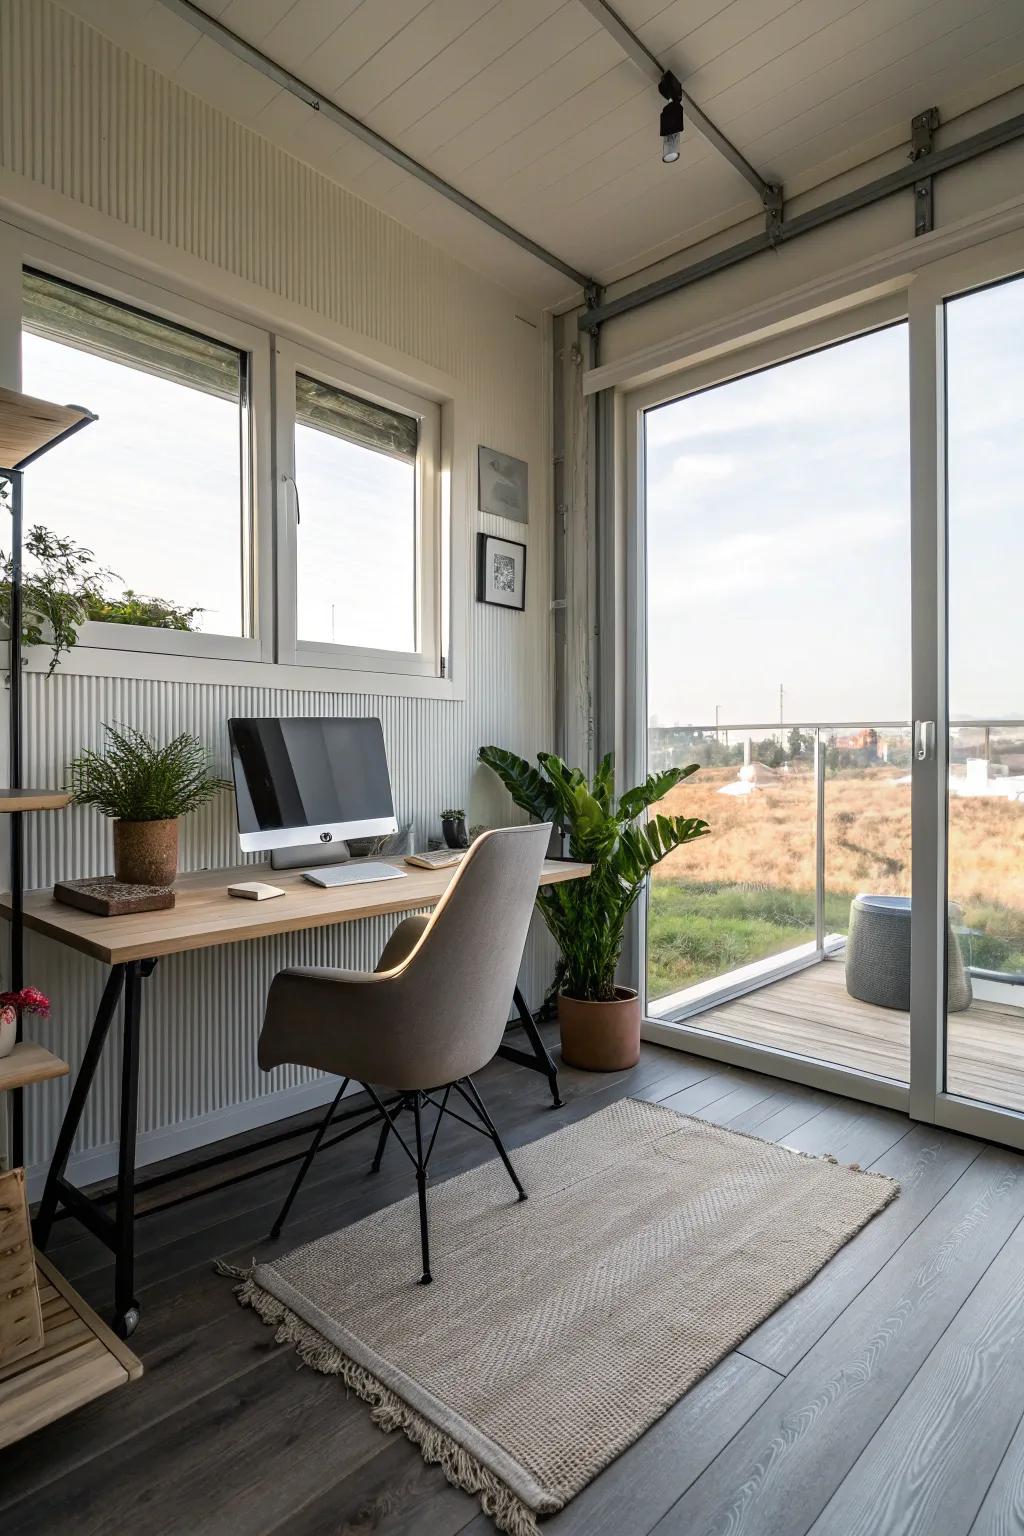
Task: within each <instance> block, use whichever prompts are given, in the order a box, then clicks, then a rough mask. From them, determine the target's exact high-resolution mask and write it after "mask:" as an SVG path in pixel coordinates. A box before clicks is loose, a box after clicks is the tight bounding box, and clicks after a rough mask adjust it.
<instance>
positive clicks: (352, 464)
mask: <svg viewBox="0 0 1024 1536" xmlns="http://www.w3.org/2000/svg"><path fill="white" fill-rule="evenodd" d="M276 355H277V390H276V398H277V428H278V465H279V471H280V473H279V476H278V479H279V487H278V489H279V499H280V502H281V521H280V539H279V547H280V549H281V551H282V553H283V555H284V558H283V559H282V561H281V572H282V584H281V587H280V588H279V599H278V600H279V605H280V613H281V617H282V620H283V625H282V628H283V632H284V633H285V634H286V635H293V636H294V655H293V656H292V657H285V656H284V655H282V657H281V659H282V660H286V659H289V660H294V661H296V662H298V663H300V664H310V665H320V666H323V665H328V666H330V665H340V666H345V667H352V668H355V669H358V670H365V671H390V672H405V673H411V674H418V675H426V676H434V677H436V676H438V675H440V671H441V655H440V638H439V626H438V614H439V606H440V605H439V602H438V591H439V582H440V570H439V564H440V562H439V538H438V522H439V508H438V485H437V471H436V464H437V452H438V435H439V433H438V424H439V423H438V409H437V407H436V406H435V405H433V404H432V403H431V402H429V401H426V400H420V399H417V398H416V397H414V396H411V395H408V394H406V393H405V392H404V391H402V390H397V389H383V388H382V386H381V384H380V383H379V382H378V381H375V380H373V379H370V378H368V377H367V376H365V375H361V374H359V373H357V372H356V371H354V370H349V369H342V368H340V367H339V366H338V365H337V364H334V363H332V362H331V361H330V360H329V359H327V358H325V357H322V356H319V355H317V354H315V353H312V352H309V351H307V350H305V349H303V348H300V347H296V346H292V345H290V344H288V343H286V342H283V341H279V342H278V344H277V348H276ZM293 573H294V574H293Z"/></svg>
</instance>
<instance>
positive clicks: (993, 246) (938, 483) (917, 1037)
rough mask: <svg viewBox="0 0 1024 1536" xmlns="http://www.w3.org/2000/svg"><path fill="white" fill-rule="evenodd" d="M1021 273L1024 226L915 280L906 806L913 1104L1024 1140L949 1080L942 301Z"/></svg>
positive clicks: (1018, 1119) (967, 1126)
mask: <svg viewBox="0 0 1024 1536" xmlns="http://www.w3.org/2000/svg"><path fill="white" fill-rule="evenodd" d="M1022 274H1024V231H1020V230H1018V231H1015V232H1013V233H1011V234H1007V235H1003V236H1000V237H999V238H997V239H995V240H992V241H989V242H987V243H986V244H984V245H981V246H975V247H972V248H971V249H970V250H966V251H961V252H958V253H957V254H956V255H954V256H950V257H947V258H945V259H944V260H942V261H940V262H936V263H935V264H934V265H933V266H930V267H928V268H927V269H925V270H923V271H921V272H919V273H918V274H917V275H916V276H915V278H914V280H913V282H912V283H911V286H910V291H909V318H910V420H911V587H912V593H911V620H912V631H911V633H912V643H911V655H912V699H913V716H914V720H915V722H924V721H934V722H935V746H934V751H933V752H931V753H930V754H929V755H928V756H927V757H926V758H925V759H924V760H923V761H922V760H916V761H915V763H914V770H913V772H914V779H913V787H912V791H911V794H912V810H911V846H912V848H913V870H912V883H911V890H912V896H913V900H912V907H911V1012H910V1113H911V1115H912V1116H913V1118H914V1119H915V1120H925V1121H929V1122H931V1123H933V1124H936V1125H941V1126H944V1127H947V1128H948V1129H950V1130H955V1131H961V1132H963V1133H965V1134H967V1135H971V1136H979V1137H984V1138H986V1139H988V1140H992V1141H999V1142H1005V1143H1007V1144H1009V1145H1011V1146H1014V1147H1018V1148H1021V1149H1024V1114H1022V1113H1021V1112H1019V1111H1016V1110H1013V1109H1003V1108H1000V1107H998V1106H996V1105H992V1104H985V1103H983V1102H981V1101H979V1100H974V1099H968V1098H965V1097H964V1096H962V1095H960V1094H955V1093H950V1092H948V1091H947V1089H946V1036H947V1013H946V910H947V900H948V880H947V859H948V837H947V825H948V821H947V818H948V799H949V793H948V785H949V726H950V721H949V695H948V629H947V594H948V569H947V543H948V507H947V474H946V351H945V322H946V313H945V304H946V301H947V300H948V299H952V298H956V297H958V296H959V295H961V294H964V293H968V292H970V291H971V290H972V289H976V288H985V287H989V286H991V285H993V284H995V283H999V282H1001V281H1005V280H1006V279H1008V278H1013V277H1015V276H1019V275H1022Z"/></svg>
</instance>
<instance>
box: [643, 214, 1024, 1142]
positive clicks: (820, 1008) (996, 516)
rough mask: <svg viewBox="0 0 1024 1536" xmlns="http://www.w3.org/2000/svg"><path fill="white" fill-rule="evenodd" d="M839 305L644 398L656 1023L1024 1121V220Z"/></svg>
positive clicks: (649, 980)
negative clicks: (698, 832)
mask: <svg viewBox="0 0 1024 1536" xmlns="http://www.w3.org/2000/svg"><path fill="white" fill-rule="evenodd" d="M873 319H874V320H875V323H872V320H873ZM845 326H846V332H845V334H844V330H843V327H844V320H843V319H841V318H836V319H834V320H832V321H830V322H827V323H825V325H824V329H822V323H816V324H815V325H808V327H807V330H806V331H805V332H803V333H802V335H803V337H804V340H805V345H803V346H798V345H795V344H794V341H793V336H792V333H790V334H789V336H787V337H785V338H778V339H776V340H775V341H773V342H771V343H764V344H763V345H762V347H761V348H760V349H758V348H751V350H750V351H749V352H748V353H747V354H745V355H744V354H733V356H732V360H731V363H723V362H719V363H717V364H714V365H702V367H701V368H696V367H695V368H692V369H690V370H689V371H688V372H686V373H685V374H682V375H680V376H679V379H678V381H677V387H676V388H675V389H674V390H673V389H671V388H669V387H667V386H666V385H664V384H662V385H657V386H651V387H649V388H647V389H646V390H644V391H642V392H638V393H637V394H636V395H634V396H633V397H632V399H631V409H630V412H629V413H628V420H629V421H630V422H631V423H632V424H633V426H634V431H633V433H632V434H631V439H630V442H629V444H628V445H627V446H628V451H629V453H630V454H631V455H632V461H631V462H632V464H633V468H634V470H635V474H631V476H630V482H631V483H632V484H634V485H635V487H636V503H635V512H636V517H635V544H634V546H633V550H634V558H635V563H636V568H637V569H638V570H639V571H640V572H642V576H643V579H642V581H640V582H638V586H637V591H638V599H637V600H638V604H639V609H640V611H641V612H642V614H643V617H644V622H643V623H642V625H639V626H637V629H638V631H639V632H640V633H639V638H638V640H637V644H636V651H635V659H636V662H637V669H636V670H637V676H638V677H639V678H640V679H641V687H640V689H639V690H638V694H637V699H636V701H635V702H636V706H637V707H636V708H635V709H634V710H633V711H632V714H631V716H630V718H631V719H632V720H633V721H634V722H635V724H634V738H635V745H636V753H635V756H636V762H635V767H637V768H638V769H644V770H646V771H652V770H656V769H660V768H665V767H669V766H672V765H674V764H683V763H691V762H696V763H698V764H699V765H700V771H699V773H697V774H696V775H694V776H693V777H692V778H691V779H688V780H686V781H685V783H683V784H681V785H679V786H678V787H677V788H675V789H673V790H672V791H671V792H670V793H669V794H668V795H667V796H666V799H665V809H667V810H672V811H675V812H678V813H687V814H695V815H700V816H703V817H705V818H706V819H707V821H708V822H709V824H710V827H711V833H710V835H709V836H708V837H707V838H706V839H703V840H702V841H700V842H698V843H696V844H693V845H691V846H690V847H687V848H685V849H681V850H678V851H677V853H676V854H673V855H671V856H670V857H669V858H668V859H666V860H665V862H664V863H663V864H662V865H661V866H660V867H659V868H658V869H657V870H656V872H655V874H654V877H653V879H652V881H651V884H650V891H649V899H648V904H647V908H646V912H645V914H644V933H643V944H642V964H641V967H640V969H641V976H640V980H641V985H642V986H643V987H644V988H645V1012H646V1017H647V1020H648V1025H647V1028H648V1033H649V1034H650V1035H651V1037H652V1038H655V1039H663V1040H670V1039H676V1040H678V1042H679V1043H681V1044H685V1046H686V1048H687V1049H691V1050H698V1051H702V1052H704V1053H705V1054H709V1055H713V1056H718V1057H720V1058H722V1059H724V1060H727V1061H732V1062H739V1063H741V1064H744V1063H745V1064H749V1065H751V1066H762V1067H768V1068H769V1069H770V1070H772V1071H774V1072H777V1073H780V1074H781V1075H783V1076H789V1077H792V1078H794V1079H796V1080H799V1081H802V1082H810V1083H819V1084H821V1085H822V1086H827V1087H831V1088H838V1089H840V1091H848V1092H850V1093H853V1094H854V1095H856V1096H858V1097H861V1098H866V1099H874V1100H876V1101H878V1102H881V1103H888V1104H896V1105H905V1106H907V1107H909V1109H910V1112H911V1114H912V1115H913V1116H914V1117H915V1118H916V1119H920V1120H926V1121H934V1122H937V1123H938V1124H941V1125H946V1126H949V1127H951V1128H954V1129H957V1130H961V1131H966V1132H970V1133H973V1134H979V1135H987V1136H990V1137H993V1138H994V1139H997V1140H1003V1141H1007V1142H1009V1143H1011V1144H1013V1145H1017V1146H1021V1147H1024V603H1022V600H1021V570H1022V569H1024V490H1022V486H1024V474H1022V469H1021V453H1022V449H1024V231H1022V232H1018V233H1013V234H1010V235H1006V236H1004V237H1002V238H1001V239H1000V240H995V241H991V242H989V243H988V244H987V245H981V246H978V247H976V248H974V249H968V250H965V251H963V252H961V253H958V254H957V255H955V256H951V257H948V258H946V259H945V260H943V261H936V262H934V263H933V264H932V265H930V266H925V267H923V268H922V269H921V270H920V272H919V273H918V274H917V275H916V276H914V278H913V279H912V280H909V279H908V282H907V287H906V291H905V293H904V295H903V297H902V299H901V300H895V299H894V300H891V301H889V300H887V301H883V308H882V310H881V311H879V309H877V308H869V307H868V306H865V308H864V309H863V310H861V311H858V312H854V313H853V318H851V317H850V316H849V315H848V316H847V317H846V320H845ZM821 342H825V343H827V344H826V345H822V344H820V343H821Z"/></svg>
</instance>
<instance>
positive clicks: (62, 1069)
mask: <svg viewBox="0 0 1024 1536" xmlns="http://www.w3.org/2000/svg"><path fill="white" fill-rule="evenodd" d="M68 1071H69V1068H68V1064H67V1062H66V1061H61V1059H60V1057H59V1056H55V1055H54V1054H53V1052H52V1051H48V1050H47V1049H46V1046H45V1045H37V1044H36V1043H35V1041H34V1040H22V1041H20V1042H19V1043H18V1044H17V1045H16V1046H15V1047H14V1050H13V1051H11V1053H10V1055H9V1056H0V1092H3V1090H4V1089H7V1088H25V1087H27V1086H28V1084H29V1083H45V1082H46V1081H47V1080H48V1079H49V1078H51V1077H67V1075H68Z"/></svg>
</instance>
